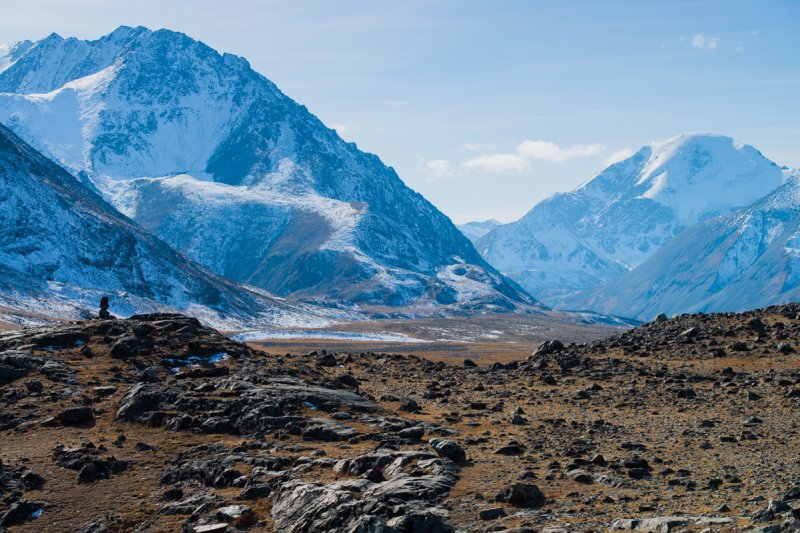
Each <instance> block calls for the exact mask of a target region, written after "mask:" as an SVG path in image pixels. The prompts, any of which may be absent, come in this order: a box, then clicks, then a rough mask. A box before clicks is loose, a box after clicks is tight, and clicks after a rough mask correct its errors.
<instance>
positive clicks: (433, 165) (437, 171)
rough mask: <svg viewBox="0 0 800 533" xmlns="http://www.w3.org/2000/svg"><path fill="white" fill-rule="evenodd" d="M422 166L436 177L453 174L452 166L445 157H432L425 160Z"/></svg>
mask: <svg viewBox="0 0 800 533" xmlns="http://www.w3.org/2000/svg"><path fill="white" fill-rule="evenodd" d="M423 166H424V167H425V170H426V171H428V172H429V173H430V174H432V175H434V176H436V177H438V178H443V177H444V178H446V177H450V176H453V175H454V174H455V171H454V170H453V166H452V165H451V164H450V161H448V160H447V159H432V160H431V161H425V163H424V165H423Z"/></svg>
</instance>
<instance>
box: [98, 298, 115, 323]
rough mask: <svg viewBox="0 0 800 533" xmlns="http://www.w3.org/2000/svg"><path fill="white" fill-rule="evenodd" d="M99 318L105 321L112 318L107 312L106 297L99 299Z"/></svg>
mask: <svg viewBox="0 0 800 533" xmlns="http://www.w3.org/2000/svg"><path fill="white" fill-rule="evenodd" d="M100 318H102V319H106V320H107V319H109V318H114V317H113V316H111V313H109V312H108V296H103V297H102V298H100Z"/></svg>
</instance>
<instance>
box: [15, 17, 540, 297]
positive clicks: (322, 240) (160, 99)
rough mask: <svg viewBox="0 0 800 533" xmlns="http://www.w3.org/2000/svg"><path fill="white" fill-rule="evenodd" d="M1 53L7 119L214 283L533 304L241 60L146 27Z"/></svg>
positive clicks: (369, 159)
mask: <svg viewBox="0 0 800 533" xmlns="http://www.w3.org/2000/svg"><path fill="white" fill-rule="evenodd" d="M0 54H2V55H0V122H4V123H6V124H7V125H8V126H9V127H10V128H11V129H12V130H14V131H15V132H16V133H18V134H19V135H20V136H21V137H22V138H24V139H25V140H27V141H28V142H30V143H31V144H32V145H33V146H35V147H37V148H38V149H40V150H41V151H42V152H43V153H44V154H45V155H47V156H49V157H52V158H53V159H54V160H56V161H57V162H59V163H61V164H62V165H64V166H65V167H66V168H67V169H69V170H70V171H71V172H73V173H75V175H77V176H79V177H80V179H82V180H84V182H86V183H87V184H91V185H92V186H94V187H96V188H97V189H98V190H99V191H100V192H101V193H102V194H103V195H104V196H105V197H106V198H107V199H108V200H110V201H111V202H112V203H113V204H114V205H115V206H116V207H117V208H118V209H119V210H120V211H121V212H123V213H124V214H126V215H128V216H129V217H131V218H132V219H134V220H135V221H137V222H138V223H139V224H141V225H142V226H143V227H145V228H146V229H148V230H151V231H152V232H154V233H155V234H156V235H158V236H159V237H160V238H161V239H163V240H164V241H165V242H167V243H168V244H170V245H171V246H173V247H174V248H176V249H177V250H179V251H181V252H183V253H185V254H186V255H188V256H189V257H190V258H192V259H194V260H195V261H197V262H198V263H200V264H202V265H204V266H206V267H208V268H210V269H212V270H214V271H215V272H217V273H218V274H221V275H223V276H226V277H229V278H230V279H233V280H234V281H237V282H240V283H247V284H250V285H254V286H257V287H260V288H263V289H266V290H269V291H271V292H273V293H276V294H279V295H284V296H285V295H291V296H293V297H296V298H305V299H310V300H317V299H325V300H329V301H330V300H333V301H348V302H359V303H367V304H377V305H409V304H412V305H417V306H421V307H429V306H431V305H440V306H443V305H450V304H456V305H457V306H461V307H475V306H480V307H483V308H490V309H513V308H516V307H519V306H526V305H530V304H534V303H535V302H534V301H533V300H532V299H531V298H530V297H529V296H528V295H527V294H525V293H524V291H523V290H521V289H520V288H519V287H518V286H517V285H516V284H514V283H512V282H509V281H508V280H506V279H505V278H504V277H503V276H502V275H500V274H499V273H498V272H497V271H495V270H494V269H493V268H492V267H490V266H489V265H488V264H487V263H486V262H485V261H484V260H483V259H482V258H481V257H480V256H479V255H478V254H477V252H476V251H475V249H474V247H473V246H472V245H471V243H470V242H469V241H468V240H467V239H466V238H465V237H464V236H463V235H461V233H460V232H459V231H458V230H457V229H456V227H455V226H454V225H453V224H452V223H451V222H450V220H449V219H447V217H445V216H444V215H443V214H442V213H440V212H439V211H438V210H437V209H436V208H435V207H433V206H432V205H431V204H430V203H429V202H427V201H426V200H425V199H424V198H423V197H422V196H420V195H419V194H417V193H415V192H414V191H412V190H410V189H409V188H408V187H406V186H405V185H404V184H403V182H402V181H401V180H400V178H399V177H398V176H397V174H396V173H395V172H394V170H392V169H391V168H389V167H387V166H385V165H384V164H383V163H381V161H380V160H379V159H378V158H377V157H376V156H374V155H371V154H366V153H364V152H361V151H360V150H358V148H357V147H356V146H355V144H352V143H347V142H345V141H343V140H342V139H341V138H339V136H338V135H337V134H336V132H334V131H333V130H331V129H329V128H327V127H325V126H324V125H323V124H322V123H321V122H320V121H319V120H318V119H317V118H316V117H315V116H314V115H312V114H311V113H309V111H308V110H307V109H306V108H305V107H303V106H301V105H299V104H297V103H296V102H294V101H293V100H291V99H290V98H288V97H287V96H286V95H284V94H283V93H281V92H280V90H279V89H278V88H277V87H276V86H275V85H274V84H273V83H271V82H270V81H269V80H268V79H266V78H265V77H263V76H262V75H260V74H258V73H256V72H254V71H253V70H252V69H251V68H250V65H249V64H248V63H247V61H246V60H244V59H242V58H240V57H236V56H233V55H230V54H219V53H217V52H216V51H214V50H212V49H211V48H209V47H208V46H206V45H204V44H203V43H200V42H197V41H195V40H192V39H191V38H189V37H187V36H186V35H183V34H180V33H176V32H172V31H167V30H159V31H150V30H148V29H146V28H141V27H139V28H128V27H121V28H119V29H117V30H116V31H114V32H113V33H111V34H110V35H108V36H105V37H103V38H101V39H98V40H96V41H81V40H78V39H74V38H70V39H64V38H62V37H60V36H58V35H55V34H53V35H50V36H49V37H47V38H45V39H43V40H41V41H37V42H35V43H31V42H24V43H19V44H17V45H12V46H6V47H4V48H3V49H1V50H0Z"/></svg>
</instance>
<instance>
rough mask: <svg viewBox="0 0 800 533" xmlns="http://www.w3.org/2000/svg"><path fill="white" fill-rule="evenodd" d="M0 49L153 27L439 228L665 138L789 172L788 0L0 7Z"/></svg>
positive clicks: (796, 10)
mask: <svg viewBox="0 0 800 533" xmlns="http://www.w3.org/2000/svg"><path fill="white" fill-rule="evenodd" d="M2 12H3V16H2V17H0V41H14V40H20V39H24V38H29V39H37V38H41V37H43V36H45V35H47V34H48V33H50V32H51V31H56V32H58V33H60V34H61V35H64V36H77V37H81V38H97V37H99V36H101V35H103V34H106V33H108V32H110V31H112V30H113V29H114V28H115V27H117V26H119V25H122V24H126V25H139V24H141V25H145V26H148V27H151V28H153V29H156V28H161V27H166V28H170V29H174V30H178V31H182V32H184V33H187V34H189V35H191V36H193V37H195V38H197V39H200V40H202V41H204V42H206V43H207V44H209V45H211V46H213V47H214V48H216V49H218V50H220V51H227V52H231V53H235V54H238V55H242V56H244V57H246V58H248V60H250V62H251V64H252V65H253V66H254V67H255V68H256V70H258V71H260V72H261V73H263V74H264V75H266V76H267V77H268V78H270V79H271V80H273V81H274V82H275V83H276V84H277V85H278V86H279V87H280V88H281V89H282V90H283V91H284V92H285V93H287V94H288V95H289V96H291V97H292V98H294V99H295V100H297V101H299V102H300V103H302V104H304V105H306V106H307V107H308V108H309V109H310V110H311V111H312V112H313V113H315V114H317V115H318V116H319V117H320V118H322V120H323V121H325V122H326V123H327V124H328V125H330V126H332V127H336V128H337V129H339V131H340V132H341V135H342V136H343V137H344V138H345V139H347V140H351V141H355V142H357V143H358V145H359V147H360V148H362V149H364V150H368V151H371V152H374V153H376V154H378V155H379V156H380V157H381V158H382V159H383V161H384V162H385V163H387V164H389V165H391V166H393V167H394V168H395V169H396V170H397V171H398V173H399V174H400V176H401V177H402V178H403V179H404V180H405V181H406V183H408V184H409V185H410V186H411V187H413V188H414V189H416V190H418V191H419V192H421V193H422V194H424V195H425V196H426V197H427V198H428V199H430V200H431V201H432V202H433V203H434V204H436V205H437V206H438V207H439V208H440V209H442V210H443V211H444V212H445V213H446V214H448V215H450V216H451V218H453V220H454V221H456V222H464V221H467V220H476V219H485V218H489V217H494V218H498V219H500V220H503V221H510V220H513V219H515V218H518V217H519V216H521V215H522V214H524V213H525V212H526V211H527V210H528V209H529V208H530V207H532V206H533V204H535V203H536V202H537V201H538V200H541V199H542V198H544V197H546V196H549V195H551V194H553V193H555V192H557V191H565V190H569V189H571V188H573V187H574V186H576V185H577V184H579V183H581V182H583V181H585V180H586V179H588V178H590V177H591V176H592V175H593V174H595V173H596V172H598V171H599V170H601V169H602V168H603V166H604V165H605V163H606V162H607V161H609V160H613V159H615V158H618V157H621V155H623V154H625V153H628V152H629V151H630V150H635V149H637V148H638V147H640V146H642V145H644V144H647V143H649V142H651V141H655V140H663V139H666V138H669V137H672V136H674V135H677V134H679V133H682V132H712V133H721V134H725V135H730V136H732V137H734V138H736V139H737V140H739V141H741V142H745V143H748V144H752V145H754V146H755V147H756V148H758V149H760V150H761V151H762V152H763V153H764V154H765V155H766V156H767V157H770V158H771V159H773V160H774V161H776V162H777V163H779V164H783V165H788V166H793V167H800V31H798V27H800V1H797V0H783V1H780V0H772V1H770V0H764V1H736V0H725V1H716V0H709V1H680V0H675V1H630V0H628V1H599V0H595V1H557V0H554V1H535V0H529V1H523V0H492V1H489V0H486V1H480V2H479V1H471V0H447V1H445V0H442V1H437V0H429V1H425V2H422V1H413V0H408V1H397V2H380V1H354V0H352V1H348V0H337V1H335V2H333V1H323V0H319V1H301V0H294V1H281V2H274V1H265V0H259V1H257V0H226V1H220V0H192V1H181V2H177V1H165V0H138V1H137V2H130V1H125V2H120V1H110V0H4V1H3V6H2Z"/></svg>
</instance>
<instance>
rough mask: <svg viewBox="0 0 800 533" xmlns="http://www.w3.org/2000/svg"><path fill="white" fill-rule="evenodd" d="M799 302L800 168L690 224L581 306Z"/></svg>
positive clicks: (682, 307)
mask: <svg viewBox="0 0 800 533" xmlns="http://www.w3.org/2000/svg"><path fill="white" fill-rule="evenodd" d="M798 300H800V172H795V173H794V175H793V176H792V177H790V179H789V180H788V181H787V182H786V184H784V185H783V186H781V187H779V188H777V189H776V190H775V191H773V192H772V193H771V194H769V195H768V196H766V197H764V198H762V199H760V200H758V201H756V202H755V203H754V204H753V205H751V206H749V207H746V208H743V209H740V210H737V211H734V212H733V213H728V214H725V215H721V216H719V217H715V218H713V219H710V220H706V221H703V222H700V223H699V224H696V225H694V226H692V227H690V228H688V229H686V230H685V231H684V232H682V233H681V234H680V235H678V236H677V237H675V238H674V239H672V240H671V241H670V242H669V243H667V244H666V245H664V246H663V247H662V248H661V249H660V250H658V251H657V252H656V253H655V254H654V255H653V256H652V257H651V258H650V259H648V260H647V261H645V262H644V263H642V264H641V265H639V266H638V267H637V268H636V269H634V270H633V271H632V272H630V273H629V274H627V275H626V276H625V277H624V278H622V279H620V280H618V281H616V282H615V283H612V284H611V285H609V286H608V287H605V288H603V289H601V290H599V291H597V292H596V293H595V294H593V295H592V296H591V297H590V298H587V299H586V300H585V301H586V304H587V305H588V306H589V307H591V308H592V309H596V310H598V311H601V312H602V311H611V312H618V313H623V314H624V315H625V316H631V317H637V318H640V319H644V320H649V319H652V318H653V317H655V316H656V315H657V314H658V313H666V314H668V315H672V314H676V313H690V312H697V311H704V312H705V311H744V310H746V309H753V308H755V307H766V306H768V305H774V304H779V303H786V302H789V301H795V302H796V301H798Z"/></svg>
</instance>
